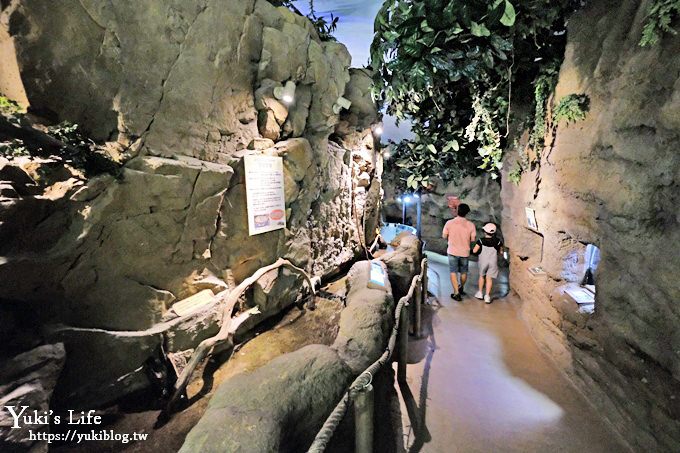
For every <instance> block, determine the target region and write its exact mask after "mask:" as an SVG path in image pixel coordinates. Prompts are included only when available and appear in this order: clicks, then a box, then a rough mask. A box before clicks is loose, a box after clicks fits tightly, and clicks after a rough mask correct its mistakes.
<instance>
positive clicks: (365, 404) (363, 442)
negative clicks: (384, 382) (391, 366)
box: [354, 384, 374, 453]
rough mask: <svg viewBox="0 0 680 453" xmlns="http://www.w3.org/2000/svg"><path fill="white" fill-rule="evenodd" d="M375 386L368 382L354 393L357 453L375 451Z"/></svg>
mask: <svg viewBox="0 0 680 453" xmlns="http://www.w3.org/2000/svg"><path fill="white" fill-rule="evenodd" d="M373 401H374V400H373V386H372V385H371V384H368V385H367V386H366V387H364V388H363V389H361V390H358V391H357V393H356V394H355V395H354V429H355V440H354V448H355V450H354V451H355V452H356V453H373Z"/></svg>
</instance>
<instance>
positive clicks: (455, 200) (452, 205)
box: [446, 195, 460, 217]
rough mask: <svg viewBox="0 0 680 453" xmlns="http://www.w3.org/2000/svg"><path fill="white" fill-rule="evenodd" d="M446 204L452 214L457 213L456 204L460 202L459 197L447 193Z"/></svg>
mask: <svg viewBox="0 0 680 453" xmlns="http://www.w3.org/2000/svg"><path fill="white" fill-rule="evenodd" d="M446 204H448V205H449V209H450V210H451V214H453V216H454V217H455V216H457V215H458V205H459V204H460V199H459V198H458V197H457V196H456V195H447V196H446Z"/></svg>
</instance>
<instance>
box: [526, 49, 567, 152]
mask: <svg viewBox="0 0 680 453" xmlns="http://www.w3.org/2000/svg"><path fill="white" fill-rule="evenodd" d="M559 67H560V60H558V59H555V58H553V59H551V60H549V62H548V63H544V64H543V65H542V66H541V69H540V72H539V74H538V76H537V77H536V79H535V80H534V82H533V86H534V120H533V121H534V125H533V128H532V129H531V134H530V137H529V143H530V144H531V145H532V146H533V147H534V149H540V148H541V147H542V146H543V144H544V142H545V135H546V132H547V118H546V115H547V113H546V112H547V106H548V99H549V98H550V95H551V94H552V92H553V90H555V85H557V77H558V75H559Z"/></svg>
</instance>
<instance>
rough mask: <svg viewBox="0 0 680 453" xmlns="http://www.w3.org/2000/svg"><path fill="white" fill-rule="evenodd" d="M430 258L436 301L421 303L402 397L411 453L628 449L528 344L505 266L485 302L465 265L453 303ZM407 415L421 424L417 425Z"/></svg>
mask: <svg viewBox="0 0 680 453" xmlns="http://www.w3.org/2000/svg"><path fill="white" fill-rule="evenodd" d="M428 256H429V265H430V269H432V270H434V271H436V272H437V273H438V274H439V276H440V277H441V278H440V279H438V280H439V285H440V287H439V288H438V291H437V288H433V287H432V286H431V290H430V291H431V292H437V293H438V294H440V295H441V296H440V298H439V299H440V302H441V305H437V304H436V303H433V304H432V305H426V306H425V309H424V312H423V338H422V339H420V340H414V339H413V338H411V341H410V344H409V366H408V367H407V385H408V390H407V391H403V390H402V394H403V395H405V401H404V400H403V399H401V398H400V401H401V404H402V408H401V413H402V425H403V429H404V438H405V439H404V442H405V444H406V445H407V447H408V448H407V451H410V452H414V451H424V452H520V451H522V452H528V451H531V452H556V451H560V452H608V453H609V452H620V451H627V450H626V448H625V447H624V446H622V445H621V444H620V443H619V442H618V441H617V440H616V437H615V435H614V433H613V432H612V431H611V430H610V429H609V428H608V427H607V426H606V425H605V424H604V422H603V421H602V420H601V418H600V417H599V416H598V415H597V414H596V413H595V412H594V411H593V409H592V408H591V407H590V406H589V405H588V403H587V402H586V400H585V399H584V398H583V397H582V396H581V394H580V393H578V391H577V390H576V389H575V388H574V387H572V386H571V385H570V383H569V382H568V381H566V379H565V378H564V377H563V376H562V375H561V374H560V373H559V372H558V371H557V369H556V367H555V366H554V365H553V363H552V362H551V361H550V359H549V358H548V357H547V356H545V355H544V354H543V353H542V352H541V351H540V350H539V349H538V347H537V345H536V343H534V341H533V339H532V337H531V335H530V332H529V330H528V328H527V326H526V325H525V324H524V322H523V321H522V319H521V318H520V314H519V305H520V300H519V299H517V298H516V296H512V295H507V296H506V294H507V293H508V270H507V268H504V269H502V271H501V275H500V276H499V280H498V281H497V284H495V285H494V290H493V293H492V296H493V297H494V301H493V303H492V304H489V305H487V304H485V303H484V302H483V301H481V300H478V299H475V298H474V297H472V296H471V295H470V294H471V293H472V294H473V293H474V291H473V290H472V288H473V286H474V284H475V283H476V281H477V277H478V271H477V265H476V263H475V262H471V263H470V264H471V265H470V278H469V282H470V283H468V285H467V286H468V287H467V288H466V292H467V293H468V295H467V296H466V297H465V298H464V299H463V301H462V302H456V301H454V300H452V299H451V298H450V297H449V294H451V292H452V288H451V282H450V279H449V278H448V266H447V264H445V257H443V256H441V255H436V254H431V253H429V252H428ZM431 282H432V284H433V285H437V279H436V278H435V279H431ZM431 300H433V298H431ZM395 367H396V365H395ZM395 385H398V384H395ZM404 390H405V389H404ZM409 412H411V414H412V415H411V418H410V417H409ZM413 415H415V416H416V419H419V418H420V419H423V420H424V424H422V425H421V427H420V428H418V427H416V426H411V421H410V420H411V419H412V417H413Z"/></svg>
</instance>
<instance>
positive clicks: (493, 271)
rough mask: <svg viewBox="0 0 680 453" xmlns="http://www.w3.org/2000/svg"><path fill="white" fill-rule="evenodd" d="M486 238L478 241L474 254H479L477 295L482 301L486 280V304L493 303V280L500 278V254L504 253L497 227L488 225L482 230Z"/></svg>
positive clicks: (473, 250)
mask: <svg viewBox="0 0 680 453" xmlns="http://www.w3.org/2000/svg"><path fill="white" fill-rule="evenodd" d="M482 230H484V233H485V235H484V237H483V238H480V239H478V240H477V242H476V243H475V247H474V248H473V249H472V253H474V254H479V261H478V265H479V291H477V294H475V297H476V298H477V299H482V289H483V288H484V280H485V278H486V294H485V295H484V296H483V299H484V302H486V303H487V304H490V303H491V286H492V285H493V279H494V278H496V277H498V254H499V253H503V243H502V242H501V240H500V239H498V238H497V237H496V225H495V224H493V223H487V224H486V225H484V227H483V228H482Z"/></svg>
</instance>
